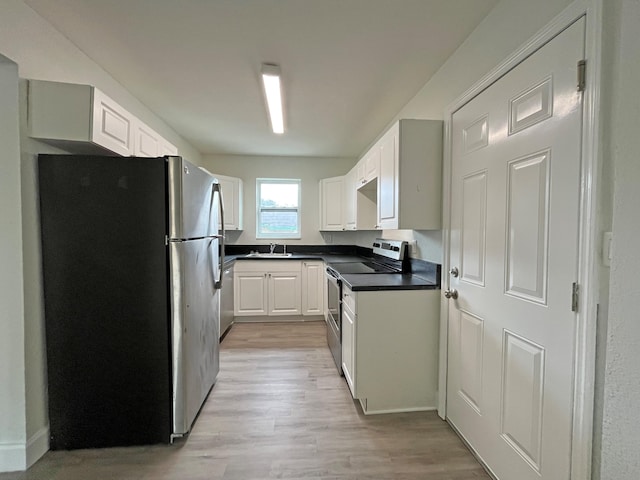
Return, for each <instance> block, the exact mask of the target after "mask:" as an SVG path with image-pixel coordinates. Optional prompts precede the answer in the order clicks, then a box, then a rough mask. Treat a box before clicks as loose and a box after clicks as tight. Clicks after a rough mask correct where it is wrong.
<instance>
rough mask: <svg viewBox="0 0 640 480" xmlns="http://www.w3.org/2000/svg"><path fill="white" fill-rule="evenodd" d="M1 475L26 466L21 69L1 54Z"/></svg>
mask: <svg viewBox="0 0 640 480" xmlns="http://www.w3.org/2000/svg"><path fill="white" fill-rule="evenodd" d="M0 145H1V146H2V150H1V151H2V158H1V160H0V172H1V173H0V218H1V219H2V228H1V229H0V265H2V268H0V331H1V332H2V333H1V334H0V471H2V469H5V470H19V469H22V468H24V467H25V463H26V459H25V457H26V454H25V450H26V435H27V432H26V427H25V423H26V418H25V416H26V412H25V402H26V400H25V375H24V371H25V354H24V323H23V318H24V302H23V294H22V286H23V273H22V208H21V196H20V190H21V189H20V134H19V129H18V66H17V65H16V64H15V63H13V62H11V61H10V60H8V59H6V58H5V57H3V56H1V55H0Z"/></svg>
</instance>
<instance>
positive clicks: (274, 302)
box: [267, 271, 302, 315]
mask: <svg viewBox="0 0 640 480" xmlns="http://www.w3.org/2000/svg"><path fill="white" fill-rule="evenodd" d="M267 279H268V284H269V287H268V289H267V290H268V315H300V313H301V312H302V305H301V303H302V302H301V294H300V287H301V285H300V283H301V282H300V280H301V279H300V272H299V271H298V272H271V273H268V274H267Z"/></svg>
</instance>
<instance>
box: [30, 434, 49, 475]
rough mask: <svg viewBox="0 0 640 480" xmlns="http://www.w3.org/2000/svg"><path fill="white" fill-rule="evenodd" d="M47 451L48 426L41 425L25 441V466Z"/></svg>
mask: <svg viewBox="0 0 640 480" xmlns="http://www.w3.org/2000/svg"><path fill="white" fill-rule="evenodd" d="M48 451H49V427H48V426H46V427H42V428H41V429H40V430H38V431H37V432H36V433H34V434H33V435H31V438H29V440H28V441H27V454H26V467H27V468H29V467H30V466H31V465H33V464H34V463H36V462H37V461H38V460H39V459H40V458H41V457H42V456H43V455H44V454H45V453H47V452H48Z"/></svg>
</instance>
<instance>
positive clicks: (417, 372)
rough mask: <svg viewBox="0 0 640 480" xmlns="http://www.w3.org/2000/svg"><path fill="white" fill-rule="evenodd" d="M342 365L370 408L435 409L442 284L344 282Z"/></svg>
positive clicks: (358, 395) (370, 410)
mask: <svg viewBox="0 0 640 480" xmlns="http://www.w3.org/2000/svg"><path fill="white" fill-rule="evenodd" d="M342 300H343V303H342V307H343V309H342V369H343V371H344V375H345V380H346V381H347V384H348V385H349V389H350V390H351V394H352V396H353V398H355V399H358V400H359V401H360V404H361V405H362V410H363V411H364V413H365V414H374V413H391V412H410V411H418V410H435V409H436V406H437V386H438V335H439V334H438V331H439V316H440V290H383V291H358V292H353V291H351V290H350V289H349V288H348V287H347V286H343V297H342Z"/></svg>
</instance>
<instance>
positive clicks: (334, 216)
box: [320, 177, 344, 230]
mask: <svg viewBox="0 0 640 480" xmlns="http://www.w3.org/2000/svg"><path fill="white" fill-rule="evenodd" d="M343 195H344V181H343V177H333V178H325V179H323V180H321V181H320V230H344V225H343V223H342V210H343V208H344V204H343Z"/></svg>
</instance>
